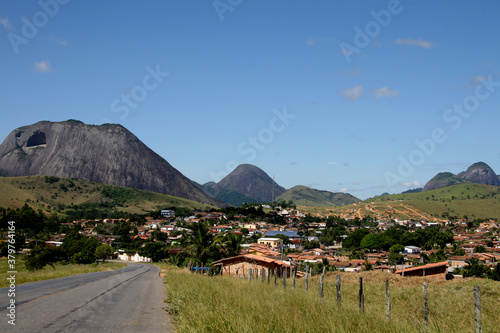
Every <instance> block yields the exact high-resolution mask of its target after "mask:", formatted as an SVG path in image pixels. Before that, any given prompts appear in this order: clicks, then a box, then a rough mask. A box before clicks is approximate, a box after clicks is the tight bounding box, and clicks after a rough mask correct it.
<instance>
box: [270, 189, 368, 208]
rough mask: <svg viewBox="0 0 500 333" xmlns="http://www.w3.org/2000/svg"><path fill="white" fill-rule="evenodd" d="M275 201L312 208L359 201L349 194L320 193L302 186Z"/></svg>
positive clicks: (288, 191) (290, 190)
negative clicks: (284, 201) (289, 202)
mask: <svg viewBox="0 0 500 333" xmlns="http://www.w3.org/2000/svg"><path fill="white" fill-rule="evenodd" d="M277 200H278V201H282V200H287V201H289V200H292V201H293V202H294V203H295V204H296V205H300V206H314V207H330V206H343V205H350V204H353V203H357V202H360V201H361V200H360V199H358V198H356V197H355V196H353V195H351V194H349V193H341V192H338V193H334V192H329V191H321V190H316V189H313V188H310V187H307V186H303V185H298V186H294V187H292V188H291V189H289V190H287V191H286V192H285V193H283V194H281V195H280V196H279V197H278V198H277Z"/></svg>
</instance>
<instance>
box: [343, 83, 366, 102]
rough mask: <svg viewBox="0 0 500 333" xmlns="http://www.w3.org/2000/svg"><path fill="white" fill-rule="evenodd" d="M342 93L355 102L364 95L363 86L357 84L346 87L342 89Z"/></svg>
mask: <svg viewBox="0 0 500 333" xmlns="http://www.w3.org/2000/svg"><path fill="white" fill-rule="evenodd" d="M340 94H341V95H342V96H344V97H345V98H347V99H348V100H350V101H351V102H355V101H356V100H358V99H359V98H361V97H362V96H363V86H355V87H351V88H345V89H343V90H341V91H340Z"/></svg>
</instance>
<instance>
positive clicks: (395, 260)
mask: <svg viewBox="0 0 500 333" xmlns="http://www.w3.org/2000/svg"><path fill="white" fill-rule="evenodd" d="M404 259H405V257H404V256H402V255H401V254H399V253H391V254H389V257H388V258H387V260H388V261H389V263H390V264H393V265H396V264H402V263H404V262H405V260H404Z"/></svg>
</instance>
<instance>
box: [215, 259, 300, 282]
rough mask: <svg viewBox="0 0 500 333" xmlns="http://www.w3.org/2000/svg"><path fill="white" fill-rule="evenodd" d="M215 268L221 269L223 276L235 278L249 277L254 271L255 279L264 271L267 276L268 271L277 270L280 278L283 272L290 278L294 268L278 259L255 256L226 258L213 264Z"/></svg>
mask: <svg viewBox="0 0 500 333" xmlns="http://www.w3.org/2000/svg"><path fill="white" fill-rule="evenodd" d="M213 266H220V267H221V271H222V272H221V273H222V274H221V275H227V276H234V277H248V275H249V270H252V269H253V270H254V271H253V272H254V274H253V276H254V277H255V278H257V277H259V276H261V274H262V269H264V270H265V274H268V269H270V270H272V272H273V274H274V269H275V268H277V271H278V276H279V277H281V270H282V269H283V271H285V269H286V272H287V273H286V275H287V276H290V272H291V268H292V266H291V265H289V264H287V263H285V262H283V261H280V260H276V259H272V258H268V257H264V256H259V255H255V254H242V255H239V256H236V257H231V258H225V259H221V260H218V261H216V262H214V263H213Z"/></svg>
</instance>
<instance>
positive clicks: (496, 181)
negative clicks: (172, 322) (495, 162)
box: [457, 162, 500, 186]
mask: <svg viewBox="0 0 500 333" xmlns="http://www.w3.org/2000/svg"><path fill="white" fill-rule="evenodd" d="M457 176H458V177H460V178H461V179H464V180H468V181H470V182H473V183H478V184H484V185H495V186H500V178H498V176H497V175H496V173H495V172H494V171H493V170H492V169H491V168H490V166H489V165H488V164H486V163H484V162H478V163H474V164H472V165H471V166H470V167H469V168H468V169H467V170H466V171H464V172H460V173H459V174H458V175H457Z"/></svg>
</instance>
